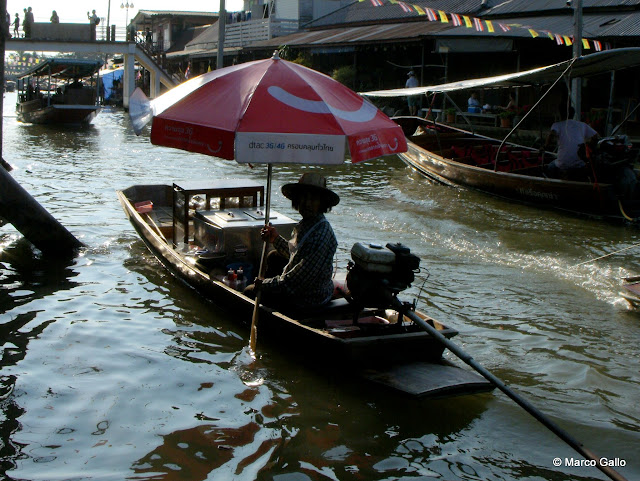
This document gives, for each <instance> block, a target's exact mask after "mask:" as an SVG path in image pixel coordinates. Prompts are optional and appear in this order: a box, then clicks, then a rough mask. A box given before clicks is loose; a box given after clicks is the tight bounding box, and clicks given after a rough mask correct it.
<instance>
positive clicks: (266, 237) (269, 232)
mask: <svg viewBox="0 0 640 481" xmlns="http://www.w3.org/2000/svg"><path fill="white" fill-rule="evenodd" d="M278 235H279V234H278V231H277V230H276V228H275V227H273V226H272V225H271V224H269V225H265V226H264V227H263V228H262V229H261V230H260V237H261V238H262V240H263V241H265V242H274V241H275V240H276V239H277V238H278Z"/></svg>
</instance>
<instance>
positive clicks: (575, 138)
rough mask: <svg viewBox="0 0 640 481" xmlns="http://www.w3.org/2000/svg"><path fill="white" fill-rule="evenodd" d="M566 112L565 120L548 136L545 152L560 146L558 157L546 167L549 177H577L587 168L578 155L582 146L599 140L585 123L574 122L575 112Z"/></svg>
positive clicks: (557, 124)
mask: <svg viewBox="0 0 640 481" xmlns="http://www.w3.org/2000/svg"><path fill="white" fill-rule="evenodd" d="M561 110H564V112H563V113H564V120H562V121H560V122H555V123H554V124H553V125H552V126H551V131H550V132H549V135H548V136H547V141H546V143H545V150H549V148H550V146H552V145H554V144H555V143H557V144H558V157H557V158H556V159H555V160H553V161H552V162H551V163H549V165H547V166H546V168H545V171H546V173H547V175H549V177H554V178H567V177H576V176H577V175H579V174H580V173H581V172H582V170H583V169H584V167H585V166H586V164H585V162H584V160H583V159H581V158H580V155H579V153H578V151H579V149H580V145H581V144H593V143H594V142H595V141H596V140H597V139H598V133H597V132H596V131H595V130H593V128H592V127H591V126H589V125H587V124H585V123H584V122H580V121H579V120H574V119H573V116H574V114H575V110H574V108H573V107H569V108H568V109H566V110H565V109H561Z"/></svg>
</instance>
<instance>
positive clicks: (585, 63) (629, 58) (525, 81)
mask: <svg viewBox="0 0 640 481" xmlns="http://www.w3.org/2000/svg"><path fill="white" fill-rule="evenodd" d="M638 65H640V48H638V47H629V48H618V49H613V50H605V51H603V52H597V53H593V54H590V55H585V56H582V57H577V58H572V59H570V60H566V61H564V62H560V63H557V64H554V65H548V66H546V67H539V68H535V69H532V70H526V71H524V72H516V73H510V74H505V75H497V76H495V77H484V78H476V79H469V80H460V81H458V82H450V83H446V84H440V85H430V86H427V87H413V88H399V89H392V90H375V91H371V92H360V95H365V96H367V97H404V96H407V95H420V94H427V93H443V92H453V91H456V90H467V89H475V88H478V87H488V88H505V87H525V86H531V85H544V84H549V83H552V82H554V81H555V80H557V79H558V77H560V76H561V75H563V74H564V72H565V71H566V74H565V75H567V76H568V77H569V78H573V77H589V76H593V75H598V74H602V73H605V72H610V71H612V70H622V69H625V68H631V67H636V66H638Z"/></svg>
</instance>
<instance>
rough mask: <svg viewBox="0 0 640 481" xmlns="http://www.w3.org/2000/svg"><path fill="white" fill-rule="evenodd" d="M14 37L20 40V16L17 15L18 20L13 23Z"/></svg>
mask: <svg viewBox="0 0 640 481" xmlns="http://www.w3.org/2000/svg"><path fill="white" fill-rule="evenodd" d="M13 36H14V37H15V38H20V14H18V13H16V19H15V20H14V21H13Z"/></svg>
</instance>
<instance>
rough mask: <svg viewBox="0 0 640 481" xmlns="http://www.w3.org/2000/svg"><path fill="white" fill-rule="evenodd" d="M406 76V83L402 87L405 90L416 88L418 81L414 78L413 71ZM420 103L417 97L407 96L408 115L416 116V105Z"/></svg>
mask: <svg viewBox="0 0 640 481" xmlns="http://www.w3.org/2000/svg"><path fill="white" fill-rule="evenodd" d="M407 76H408V77H409V78H408V79H407V83H406V84H405V85H404V86H405V87H406V88H413V87H418V86H419V85H418V79H417V78H416V76H415V74H414V73H413V70H411V71H410V72H409V73H408V74H407ZM419 102H420V96H419V95H408V96H407V105H408V106H409V115H416V114H417V113H418V103H419Z"/></svg>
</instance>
